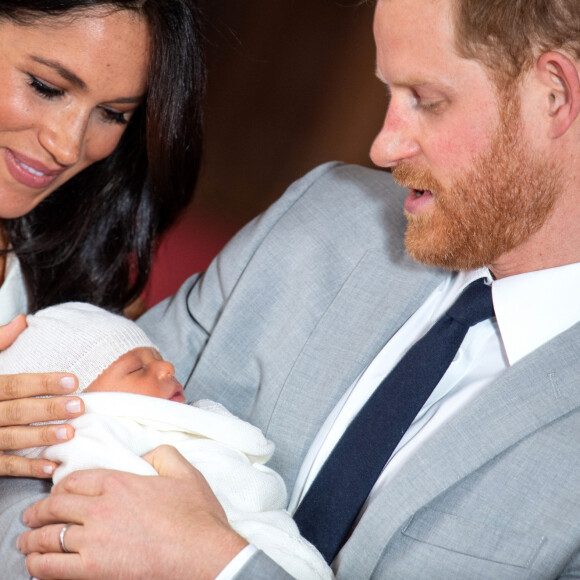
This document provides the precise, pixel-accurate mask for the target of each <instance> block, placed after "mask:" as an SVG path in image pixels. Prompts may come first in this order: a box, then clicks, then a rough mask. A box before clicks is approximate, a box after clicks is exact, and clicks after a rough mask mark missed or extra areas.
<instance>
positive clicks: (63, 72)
mask: <svg viewBox="0 0 580 580" xmlns="http://www.w3.org/2000/svg"><path fill="white" fill-rule="evenodd" d="M31 59H32V60H33V61H35V62H38V63H39V64H42V65H44V66H48V67H50V68H52V69H54V70H55V71H56V72H57V73H58V74H59V75H60V76H61V77H62V78H63V79H66V80H67V81H69V82H70V83H72V84H73V85H76V86H77V87H79V89H83V90H84V89H86V88H87V84H86V83H85V81H83V80H82V79H81V78H79V77H78V76H77V75H76V74H74V73H73V72H72V71H70V70H68V69H67V68H65V67H64V66H62V65H61V64H60V63H59V62H57V61H55V60H47V59H45V58H42V57H40V56H31Z"/></svg>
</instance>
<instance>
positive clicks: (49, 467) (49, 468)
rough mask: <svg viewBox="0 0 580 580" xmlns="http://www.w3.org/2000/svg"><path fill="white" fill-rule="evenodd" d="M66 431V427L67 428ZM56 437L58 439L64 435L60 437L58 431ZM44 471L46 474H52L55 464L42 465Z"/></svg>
mask: <svg viewBox="0 0 580 580" xmlns="http://www.w3.org/2000/svg"><path fill="white" fill-rule="evenodd" d="M65 432H66V429H65ZM65 435H66V433H65ZM56 438H57V439H63V437H59V433H58V431H57V433H56ZM42 471H43V472H44V473H46V475H52V474H53V473H54V465H43V466H42Z"/></svg>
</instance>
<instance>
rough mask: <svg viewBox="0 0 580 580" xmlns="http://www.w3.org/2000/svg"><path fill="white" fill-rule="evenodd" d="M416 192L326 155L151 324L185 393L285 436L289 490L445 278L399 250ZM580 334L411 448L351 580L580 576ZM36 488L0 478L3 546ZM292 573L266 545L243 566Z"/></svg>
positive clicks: (366, 532) (552, 347) (362, 537)
mask: <svg viewBox="0 0 580 580" xmlns="http://www.w3.org/2000/svg"><path fill="white" fill-rule="evenodd" d="M405 193H406V192H405V191H403V190H401V189H400V188H398V187H397V186H396V185H394V183H393V181H392V178H391V177H390V175H388V174H386V173H384V172H377V171H371V170H367V169H363V168H359V167H352V166H344V165H339V164H328V165H325V166H322V167H320V168H318V169H317V170H315V171H313V172H312V173H310V174H309V175H307V176H306V177H304V178H303V179H302V180H301V181H299V182H297V183H296V184H294V185H293V186H292V187H291V188H290V189H289V190H288V192H287V193H286V194H285V195H284V196H283V197H282V198H281V199H280V200H279V201H278V202H277V203H276V204H274V206H272V208H270V209H269V210H268V211H267V212H266V213H265V214H264V215H262V216H260V217H259V218H257V219H256V220H254V222H253V223H251V224H250V225H249V226H248V227H246V228H245V229H244V230H242V232H240V233H239V234H238V236H236V238H234V240H233V241H232V242H231V243H230V244H229V245H228V246H227V247H226V249H225V250H224V251H223V252H222V253H221V254H220V256H219V257H218V258H217V259H216V261H214V263H213V264H212V265H211V266H210V268H209V269H208V271H207V272H206V273H205V274H204V275H200V276H194V277H193V278H191V279H190V280H188V281H187V282H186V283H185V284H184V285H183V287H182V288H181V289H180V291H179V292H178V293H177V294H176V296H175V297H173V298H171V299H169V300H168V301H166V302H164V303H162V304H161V305H159V306H157V307H156V308H154V309H153V310H151V311H150V312H149V313H148V314H146V315H145V316H144V318H143V319H142V321H141V322H142V325H143V327H144V328H145V329H146V330H147V331H148V332H149V334H150V335H151V336H152V338H153V339H154V341H155V342H156V343H157V344H158V345H159V346H160V347H161V350H162V353H163V355H164V356H165V357H166V358H167V359H168V360H171V361H172V362H174V364H175V365H176V368H177V373H178V378H179V379H180V380H181V381H182V382H184V383H185V384H186V390H187V395H188V398H189V399H191V400H194V399H198V398H212V399H216V400H219V401H220V402H222V403H224V404H225V405H226V406H228V407H229V409H230V410H231V411H232V412H234V413H236V414H238V415H241V416H242V417H243V418H245V419H248V420H249V421H251V422H253V423H254V424H256V425H258V426H259V427H260V428H262V429H263V430H264V432H265V434H266V436H267V437H268V438H270V439H272V440H273V441H274V442H275V443H276V452H275V454H274V457H273V459H272V461H271V463H270V465H271V466H272V467H273V468H274V469H276V470H278V471H279V472H280V473H281V474H282V476H283V477H284V479H285V481H286V483H287V486H288V489H289V492H290V493H291V491H292V487H293V485H294V482H295V480H296V476H297V473H298V470H299V468H300V465H301V463H302V461H303V459H304V456H305V454H306V452H307V451H308V448H309V446H310V444H311V442H312V440H313V438H314V437H315V435H316V433H317V431H318V429H319V427H320V426H321V424H322V422H323V421H324V419H325V418H326V416H327V415H328V413H329V412H330V411H331V410H332V408H333V407H334V405H335V404H336V403H337V402H338V400H339V399H340V397H341V396H342V394H343V393H344V392H345V390H346V389H347V388H348V387H349V386H350V385H351V384H352V382H353V381H354V380H355V379H356V377H357V376H358V375H359V374H360V372H361V371H362V370H364V368H365V367H366V366H367V365H368V364H369V362H370V361H371V360H372V359H373V357H374V356H375V355H376V354H377V353H378V351H379V350H380V349H381V348H382V347H383V346H384V344H385V343H386V342H387V341H388V340H389V338H390V337H391V336H392V335H393V334H394V333H395V332H396V331H397V330H398V329H399V328H400V327H401V325H402V324H404V322H405V321H406V320H407V319H408V318H409V316H410V315H411V314H413V312H415V310H416V309H417V308H418V306H419V305H420V304H421V303H422V302H423V300H424V299H425V298H426V297H427V296H428V295H429V294H430V292H431V291H432V290H433V289H434V288H435V286H436V285H437V284H438V283H439V281H440V280H441V279H442V277H443V276H445V274H444V273H442V272H440V271H438V270H436V269H432V268H426V267H424V266H421V265H418V264H416V263H414V262H412V261H411V260H410V259H409V258H408V257H407V255H406V253H405V251H404V247H403V241H402V237H403V232H404V228H405V219H404V216H403V213H402V197H403V196H404V195H405ZM579 334H580V328H577V327H573V328H572V329H570V330H569V331H567V332H565V333H563V334H561V335H560V336H558V337H557V338H555V339H554V340H552V341H551V342H550V343H549V344H547V345H545V346H544V347H542V348H540V349H538V350H537V351H536V352H534V353H533V354H532V355H530V356H528V357H526V358H525V359H523V360H522V361H520V362H519V363H518V364H516V365H514V366H513V367H512V368H511V369H509V370H508V371H507V372H506V373H505V374H504V375H502V376H501V377H500V379H499V380H496V381H495V382H493V383H492V384H491V385H490V386H489V387H488V388H487V389H485V390H484V392H483V393H482V394H481V395H479V396H478V397H477V398H476V399H475V400H474V401H472V402H471V403H470V404H469V406H468V407H466V408H465V409H464V410H462V411H461V412H460V413H458V414H457V415H455V416H454V417H453V418H451V419H450V420H449V421H448V422H447V423H446V424H445V425H444V426H443V427H442V428H441V429H439V430H438V431H437V432H436V433H435V434H434V435H433V436H432V437H431V438H430V439H428V440H427V441H426V442H425V443H424V444H423V445H422V446H421V447H420V448H419V449H418V450H417V451H416V453H415V454H414V456H413V457H412V458H411V459H410V460H409V461H408V462H407V463H406V464H405V465H404V467H403V469H402V470H401V472H400V473H398V475H397V476H396V477H395V478H394V479H393V480H392V481H391V482H389V483H388V484H387V485H386V486H385V488H384V490H383V491H381V493H380V494H379V496H378V497H377V499H376V501H374V502H373V503H372V505H371V508H370V509H369V510H367V511H366V513H365V514H364V516H363V517H362V519H361V521H360V523H359V524H358V525H357V527H356V529H355V530H354V532H353V534H352V536H351V537H350V539H349V541H348V542H347V544H346V545H345V547H344V549H343V551H342V554H341V559H340V564H339V566H338V568H337V577H338V578H344V579H347V580H358V579H361V580H362V579H366V578H381V579H389V580H390V579H401V580H418V579H436V580H444V579H445V580H449V579H469V580H472V579H479V578H482V579H483V578H485V579H490V580H497V579H504V578H505V579H516V578H517V579H520V578H537V579H548V578H576V577H580V558H579V555H578V551H579V548H580V414H579V413H578V408H579V405H580V388H579V386H578V383H579V380H578V377H579V375H580V348H579V346H578V345H579V344H580V343H579V340H578V339H579V338H580V336H579ZM41 485H42V484H41V483H38V482H22V481H21V482H18V483H14V482H8V483H6V482H3V484H2V486H1V487H0V518H1V519H0V526H2V525H4V522H6V524H7V525H8V518H9V517H12V520H11V522H10V524H11V527H10V531H9V533H7V534H6V535H5V538H4V544H3V546H2V554H8V555H9V554H10V546H8V545H7V542H8V541H9V540H10V536H11V537H12V539H13V538H14V537H15V534H16V532H17V530H18V529H20V528H21V524H18V525H16V524H15V523H14V514H15V513H16V512H17V511H18V510H20V511H21V510H22V507H23V506H24V505H26V504H27V503H30V502H31V501H32V500H33V499H34V495H33V490H34V489H37V488H39V487H40V486H41ZM7 494H9V498H10V499H7ZM2 529H4V528H2ZM13 541H15V540H13ZM15 569H16V568H15ZM15 577H16V576H15ZM23 577H24V576H23ZM284 577H285V576H284V574H283V573H282V572H279V571H278V570H277V569H276V567H275V566H274V565H272V563H271V562H269V561H268V560H267V558H266V556H265V555H263V554H262V553H259V554H258V555H257V556H256V557H254V558H253V559H252V560H251V561H250V563H249V565H248V566H247V567H246V568H245V569H244V570H243V571H242V572H241V573H240V575H239V578H248V579H250V578H251V579H253V580H258V579H266V578H268V579H273V578H284Z"/></svg>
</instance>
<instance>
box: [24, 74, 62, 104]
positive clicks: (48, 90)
mask: <svg viewBox="0 0 580 580" xmlns="http://www.w3.org/2000/svg"><path fill="white" fill-rule="evenodd" d="M28 77H29V81H28V84H29V85H30V86H31V87H32V88H33V89H34V90H35V92H37V93H38V94H39V95H40V96H41V97H44V98H45V99H55V98H57V97H62V96H63V95H64V91H63V90H61V89H56V88H54V87H51V86H49V85H47V84H46V83H44V82H42V81H41V80H40V79H39V78H37V77H35V76H34V75H31V74H29V75H28Z"/></svg>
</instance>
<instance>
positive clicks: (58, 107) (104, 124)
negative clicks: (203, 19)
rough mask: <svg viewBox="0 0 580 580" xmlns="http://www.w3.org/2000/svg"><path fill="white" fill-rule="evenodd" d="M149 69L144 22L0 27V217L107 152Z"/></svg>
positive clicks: (98, 15)
mask: <svg viewBox="0 0 580 580" xmlns="http://www.w3.org/2000/svg"><path fill="white" fill-rule="evenodd" d="M148 62H149V34H148V30H147V25H146V23H145V22H144V21H143V20H142V19H140V18H139V17H138V16H136V15H135V14H133V13H129V12H126V11H123V12H114V13H106V12H103V11H97V10H93V11H90V12H85V13H84V15H80V16H78V15H77V16H75V17H74V18H73V17H62V18H58V19H56V18H44V19H41V20H39V21H38V22H37V23H35V24H33V25H29V26H21V25H17V24H15V23H13V22H10V21H3V22H0V218H14V217H19V216H22V215H24V214H26V213H27V212H29V211H30V210H31V209H33V208H34V207H35V206H36V205H37V204H38V203H39V202H40V201H41V200H42V199H44V198H45V197H46V196H47V195H49V194H50V193H51V192H52V191H54V190H55V189H56V188H57V187H59V186H60V185H62V184H63V183H65V182H66V181H68V180H69V179H70V178H71V177H73V176H74V175H76V174H77V173H79V172H80V171H82V170H83V169H85V168H86V167H88V166H89V165H91V164H92V163H95V162H96V161H99V160H100V159H103V158H104V157H106V156H107V155H109V154H110V153H112V151H113V150H114V149H115V147H116V145H117V143H118V142H119V140H120V138H121V135H122V134H123V131H124V130H125V127H126V124H127V121H128V120H129V119H130V117H131V114H132V113H133V112H134V111H135V109H136V108H137V107H138V105H139V103H140V102H141V101H142V100H143V97H144V94H145V90H146V85H147V67H148Z"/></svg>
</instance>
